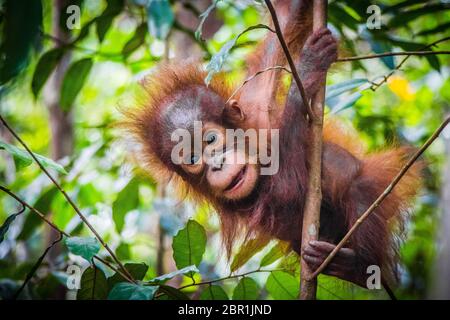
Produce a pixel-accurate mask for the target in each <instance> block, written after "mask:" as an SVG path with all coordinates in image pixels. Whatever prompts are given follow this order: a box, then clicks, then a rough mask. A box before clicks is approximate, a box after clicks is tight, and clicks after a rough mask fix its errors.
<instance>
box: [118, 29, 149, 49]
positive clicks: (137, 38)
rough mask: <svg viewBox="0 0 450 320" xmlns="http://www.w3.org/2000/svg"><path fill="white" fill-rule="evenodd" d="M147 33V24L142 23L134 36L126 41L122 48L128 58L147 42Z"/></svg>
mask: <svg viewBox="0 0 450 320" xmlns="http://www.w3.org/2000/svg"><path fill="white" fill-rule="evenodd" d="M146 33H147V25H146V24H145V23H143V24H141V25H140V26H138V27H137V28H136V31H135V33H134V35H133V37H132V38H131V39H130V40H128V41H127V43H125V45H124V46H123V48H122V55H123V56H124V57H125V58H128V56H129V55H130V54H132V53H133V52H134V51H136V50H137V49H138V48H139V47H140V46H141V45H142V44H144V42H145V35H146Z"/></svg>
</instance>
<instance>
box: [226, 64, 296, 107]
mask: <svg viewBox="0 0 450 320" xmlns="http://www.w3.org/2000/svg"><path fill="white" fill-rule="evenodd" d="M280 69H281V70H284V71H286V72H288V73H292V72H291V70H289V69H288V68H286V67H283V66H274V67H268V68H265V69H263V70H260V71H258V72H256V73H255V74H254V75H252V76H251V77H248V78H247V79H245V81H244V82H243V83H242V84H241V85H240V86H239V87H237V88H236V90H234V92H233V93H232V94H231V96H230V97H229V98H228V100H227V102H226V103H228V102H230V100H231V99H232V98H233V97H234V96H235V95H236V94H237V93H238V92H239V91H240V90H241V89H242V88H243V87H244V86H245V85H246V84H247V83H248V82H250V81H252V80H253V79H255V78H256V77H257V76H259V75H260V74H263V73H265V72H267V71H271V70H280Z"/></svg>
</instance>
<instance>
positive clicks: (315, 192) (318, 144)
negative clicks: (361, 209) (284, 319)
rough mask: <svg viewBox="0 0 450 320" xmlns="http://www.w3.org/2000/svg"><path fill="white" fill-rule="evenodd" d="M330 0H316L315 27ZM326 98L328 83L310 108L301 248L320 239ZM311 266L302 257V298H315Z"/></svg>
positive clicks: (319, 25) (322, 23)
mask: <svg viewBox="0 0 450 320" xmlns="http://www.w3.org/2000/svg"><path fill="white" fill-rule="evenodd" d="M326 17H327V1H326V0H314V7H313V30H318V29H320V28H322V27H325V26H326V19H327V18H326ZM324 102H325V83H323V84H322V87H321V88H320V90H319V91H318V93H317V95H316V96H315V97H313V99H312V103H311V109H312V111H313V113H314V115H313V118H312V121H311V124H310V126H311V127H310V134H311V136H310V138H309V141H310V147H309V151H308V164H309V179H308V191H307V194H306V202H305V207H304V209H303V215H304V216H303V227H302V229H301V230H302V245H301V248H302V251H303V248H305V247H306V246H307V245H308V243H309V241H311V240H317V239H318V236H319V225H320V207H321V203H322V188H321V182H322V172H321V171H322V128H323V110H324ZM313 271H314V270H311V269H310V268H309V267H308V265H307V264H306V262H305V261H304V260H303V258H302V259H301V275H300V279H301V280H300V299H305V300H313V299H316V291H317V279H316V278H311V274H312V273H313Z"/></svg>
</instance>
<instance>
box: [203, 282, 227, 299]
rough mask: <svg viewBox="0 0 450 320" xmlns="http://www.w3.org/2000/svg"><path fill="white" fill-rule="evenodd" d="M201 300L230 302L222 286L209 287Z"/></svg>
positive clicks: (204, 291)
mask: <svg viewBox="0 0 450 320" xmlns="http://www.w3.org/2000/svg"><path fill="white" fill-rule="evenodd" d="M200 300H229V298H228V296H227V294H226V292H225V291H224V290H223V289H222V287H221V286H216V285H212V286H207V287H206V288H205V289H204V290H203V291H202V293H201V294H200Z"/></svg>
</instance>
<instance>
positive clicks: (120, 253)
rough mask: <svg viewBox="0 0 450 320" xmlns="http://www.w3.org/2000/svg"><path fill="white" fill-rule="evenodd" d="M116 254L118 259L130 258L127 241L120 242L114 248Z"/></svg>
mask: <svg viewBox="0 0 450 320" xmlns="http://www.w3.org/2000/svg"><path fill="white" fill-rule="evenodd" d="M116 255H117V258H118V259H119V260H130V257H131V254H130V245H129V244H128V243H123V242H121V243H120V244H119V246H118V247H117V248H116Z"/></svg>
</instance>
